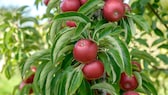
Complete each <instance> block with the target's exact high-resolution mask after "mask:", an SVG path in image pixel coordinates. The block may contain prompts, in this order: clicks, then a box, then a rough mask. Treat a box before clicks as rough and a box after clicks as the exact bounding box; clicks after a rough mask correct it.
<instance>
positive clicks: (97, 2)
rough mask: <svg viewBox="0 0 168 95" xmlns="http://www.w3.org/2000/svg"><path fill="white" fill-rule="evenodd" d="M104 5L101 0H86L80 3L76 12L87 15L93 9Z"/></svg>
mask: <svg viewBox="0 0 168 95" xmlns="http://www.w3.org/2000/svg"><path fill="white" fill-rule="evenodd" d="M103 5H104V2H103V1H102V0H88V1H87V2H86V3H85V4H84V5H82V6H81V7H80V8H79V10H78V12H80V13H82V14H85V15H88V14H90V13H93V12H94V10H97V9H100V8H101V7H102V6H103Z"/></svg>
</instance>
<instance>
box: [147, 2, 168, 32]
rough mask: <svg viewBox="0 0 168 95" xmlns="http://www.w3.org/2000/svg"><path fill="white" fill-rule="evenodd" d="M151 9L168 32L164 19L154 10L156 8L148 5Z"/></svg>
mask: <svg viewBox="0 0 168 95" xmlns="http://www.w3.org/2000/svg"><path fill="white" fill-rule="evenodd" d="M148 6H149V8H150V9H151V11H152V12H153V13H154V14H155V15H156V17H157V18H158V19H159V20H160V22H161V23H162V24H163V25H164V26H165V28H166V29H167V30H168V26H167V25H166V24H165V23H164V21H163V20H162V18H161V17H160V16H159V14H158V13H157V12H156V11H155V10H154V8H153V7H152V5H151V4H150V3H148Z"/></svg>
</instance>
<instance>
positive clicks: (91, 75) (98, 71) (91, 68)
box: [82, 60, 104, 80]
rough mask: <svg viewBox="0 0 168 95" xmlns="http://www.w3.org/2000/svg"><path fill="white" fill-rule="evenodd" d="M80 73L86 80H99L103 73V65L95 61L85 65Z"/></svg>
mask: <svg viewBox="0 0 168 95" xmlns="http://www.w3.org/2000/svg"><path fill="white" fill-rule="evenodd" d="M82 72H83V75H84V76H85V78H86V79H87V80H95V79H99V78H100V77H101V76H102V75H103V73H104V65H103V63H102V62H101V61H99V60H96V61H93V62H90V63H88V64H85V65H84V67H83V68H82Z"/></svg>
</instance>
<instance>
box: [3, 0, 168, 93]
mask: <svg viewBox="0 0 168 95" xmlns="http://www.w3.org/2000/svg"><path fill="white" fill-rule="evenodd" d="M51 1H52V2H50V3H49V5H48V7H47V11H46V14H44V16H43V17H38V16H37V17H26V16H23V14H24V11H25V9H26V8H27V6H23V7H21V8H17V9H13V10H12V11H10V10H8V9H1V10H2V12H1V13H0V58H1V60H2V59H3V60H4V61H5V65H4V67H3V70H2V73H1V74H0V88H1V90H0V94H2V95H10V94H12V91H13V89H14V88H16V89H17V86H18V85H19V83H20V82H21V79H22V78H24V77H26V76H22V75H23V74H21V73H20V72H22V73H25V70H26V69H28V68H26V69H24V68H22V67H24V64H25V62H26V60H27V59H28V58H29V57H30V56H31V55H32V54H33V53H34V52H36V51H39V50H42V51H40V52H39V53H38V54H39V55H35V56H36V57H38V56H40V54H43V53H45V51H44V50H46V53H47V49H48V47H51V43H52V41H54V39H51V40H50V41H51V42H50V41H49V40H48V39H49V38H54V37H51V36H53V34H50V37H49V36H46V35H49V34H48V31H52V30H49V28H50V29H53V28H52V26H51V27H50V25H51V23H53V22H52V20H53V17H54V16H55V15H57V13H56V8H55V7H59V6H55V5H56V3H59V1H57V0H51ZM99 2H101V0H98V1H97V3H99ZM166 2H167V1H166V0H131V2H130V5H131V7H132V13H134V14H136V15H128V16H130V17H131V18H132V19H133V21H134V22H135V23H136V27H135V28H136V30H135V31H136V32H135V33H136V34H135V36H133V37H132V39H131V42H130V45H129V48H133V50H132V52H130V54H132V55H134V56H135V57H136V60H139V61H140V62H141V65H142V66H143V69H144V72H145V75H144V77H145V76H148V77H149V78H150V79H151V82H152V83H153V84H154V86H155V87H156V89H157V92H158V95H167V94H168V88H167V85H168V82H167V81H168V28H167V27H168V26H167V23H168V22H167V21H168V13H167V10H168V5H167V4H166ZM39 4H42V1H41V0H36V1H35V6H37V7H38V5H39ZM95 4H96V2H95ZM88 5H89V4H88ZM92 5H93V4H92ZM100 6H101V5H100ZM58 9H59V8H58ZM51 10H52V12H50V11H51ZM95 10H96V9H95ZM81 11H82V12H84V13H86V12H87V10H85V9H83V10H82V9H81ZM93 11H94V10H93ZM88 14H89V13H88ZM62 15H63V14H62ZM73 15H77V14H75V13H70V14H66V16H71V18H70V19H73V18H74V17H73ZM141 16H143V17H144V18H145V20H144V19H143V18H142V17H141ZM61 17H63V16H61V15H60V17H59V16H56V17H55V18H54V19H65V20H66V19H67V18H61ZM80 17H81V18H79V19H78V20H80V21H83V22H84V23H85V21H86V22H87V18H85V17H83V16H80ZM45 18H48V21H46V22H44V23H40V21H41V20H43V19H45ZM68 19H69V18H68ZM145 21H147V23H148V24H144V23H143V22H145ZM25 23H26V25H25ZM48 23H49V24H48ZM52 25H57V26H59V25H58V24H57V23H56V22H55V23H53V24H52ZM80 25H81V27H83V26H82V24H80ZM114 26H115V25H114ZM88 27H89V24H88V25H87V26H86V28H88ZM107 28H108V27H107ZM133 28H134V27H133V26H132V27H131V30H133ZM79 30H82V29H80V27H79ZM54 31H55V29H54ZM66 31H69V30H68V29H66ZM116 32H117V31H116ZM50 33H52V32H50ZM117 33H118V32H117ZM59 35H62V34H59ZM67 35H69V34H67ZM95 39H96V38H95ZM63 40H65V39H63ZM127 40H128V42H129V40H130V39H127ZM100 44H101V43H100ZM69 47H70V48H69V49H71V46H69ZM55 51H58V50H55ZM53 55H54V54H53ZM54 56H58V55H54ZM100 56H101V54H100ZM42 58H43V59H40V60H43V61H44V62H47V60H48V59H46V58H48V57H46V56H44V57H42ZM60 58H61V57H60ZM53 59H54V57H53ZM60 60H61V59H60ZM53 61H58V60H53ZM30 64H32V63H30ZM38 64H39V63H38V62H35V63H33V65H35V66H38ZM25 67H26V66H25ZM51 67H52V65H51ZM51 67H50V65H49V67H48V68H51ZM39 68H40V67H39ZM41 68H43V67H41ZM48 68H47V67H46V68H44V69H48ZM71 69H72V68H68V69H67V71H68V70H71ZM22 70H23V71H24V72H23V71H22ZM76 72H79V71H78V69H76V70H74V72H72V73H66V72H65V74H68V77H70V76H71V75H72V74H73V73H74V74H76V76H80V72H79V74H78V73H76ZM128 72H129V71H128ZM28 75H30V72H28ZM44 76H45V73H44ZM142 77H143V76H142ZM7 79H9V80H7ZM35 80H36V79H35ZM41 81H44V80H42V79H41ZM79 81H80V79H79ZM7 84H9V86H8V87H7V86H6V85H7ZM40 85H44V84H40ZM99 85H102V84H99ZM94 87H95V88H96V85H95V86H94ZM94 87H93V88H94ZM98 87H99V86H98ZM72 89H73V88H72ZM16 91H17V90H16ZM37 91H38V90H37ZM70 92H72V91H70Z"/></svg>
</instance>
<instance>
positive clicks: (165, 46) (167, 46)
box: [158, 44, 168, 49]
mask: <svg viewBox="0 0 168 95" xmlns="http://www.w3.org/2000/svg"><path fill="white" fill-rule="evenodd" d="M158 48H163V49H168V44H162V45H160V46H159V47H158Z"/></svg>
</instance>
